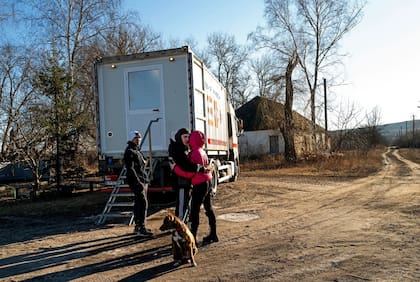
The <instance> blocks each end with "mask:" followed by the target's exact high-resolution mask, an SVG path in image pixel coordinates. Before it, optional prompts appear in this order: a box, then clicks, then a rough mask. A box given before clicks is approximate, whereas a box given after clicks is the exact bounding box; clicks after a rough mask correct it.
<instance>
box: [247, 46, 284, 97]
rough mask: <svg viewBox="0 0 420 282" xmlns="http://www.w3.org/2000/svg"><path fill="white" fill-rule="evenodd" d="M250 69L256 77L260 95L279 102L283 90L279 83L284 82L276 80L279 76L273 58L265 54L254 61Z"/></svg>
mask: <svg viewBox="0 0 420 282" xmlns="http://www.w3.org/2000/svg"><path fill="white" fill-rule="evenodd" d="M250 69H251V71H252V72H253V73H254V74H255V76H256V82H257V92H258V95H259V96H261V97H267V98H270V99H271V100H274V101H277V102H278V101H279V100H280V95H281V89H282V87H281V86H282V85H281V84H280V83H279V82H281V81H282V80H278V79H276V76H277V75H278V74H277V69H276V68H275V66H274V63H273V59H272V57H271V56H268V55H266V54H264V55H262V56H261V57H259V58H255V59H252V60H251V63H250Z"/></svg>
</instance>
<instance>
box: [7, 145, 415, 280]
mask: <svg viewBox="0 0 420 282" xmlns="http://www.w3.org/2000/svg"><path fill="white" fill-rule="evenodd" d="M383 157H384V168H383V170H382V171H381V172H380V173H378V174H377V175H374V176H371V177H367V178H363V179H358V180H356V181H345V180H342V179H341V180H340V179H335V178H331V177H330V178H323V177H307V176H300V177H292V176H275V177H258V178H257V177H244V176H242V177H241V178H240V179H239V181H237V182H235V183H230V184H225V185H223V186H220V189H219V192H218V195H217V197H216V199H215V206H216V213H217V216H218V233H219V237H220V239H221V241H220V242H219V243H216V244H213V245H210V246H207V247H204V248H200V250H199V253H198V255H197V263H198V267H196V268H192V267H189V266H184V267H179V268H173V267H172V259H171V255H170V252H171V249H170V237H169V235H167V234H159V233H158V231H157V228H158V226H159V225H160V223H161V220H162V218H163V215H164V211H161V212H159V213H156V214H154V215H152V216H150V217H149V224H150V227H151V228H152V229H154V231H155V232H156V233H157V234H158V235H157V238H156V239H153V240H149V241H140V240H138V239H137V238H135V237H134V236H132V235H130V232H131V230H132V228H131V227H127V226H124V225H109V226H106V227H104V228H100V229H98V227H96V226H94V225H93V224H92V222H93V220H94V219H92V218H85V219H80V220H77V221H73V222H63V221H60V222H55V223H50V224H49V225H47V226H39V224H38V225H36V224H32V225H29V227H28V228H27V230H26V233H24V234H23V233H22V230H20V232H18V231H16V233H15V234H14V236H15V237H16V236H17V238H18V239H14V241H15V243H6V244H5V243H4V241H8V242H10V241H11V239H10V238H6V239H4V241H2V245H1V253H0V280H2V281H20V280H25V279H33V281H69V280H72V281H121V280H122V281H145V280H149V281H420V166H419V165H418V164H415V163H412V162H409V161H408V160H405V159H403V158H402V157H401V156H400V155H398V152H397V151H389V152H387V153H385V154H384V156H383ZM201 219H202V222H201V225H200V228H199V238H202V236H203V235H205V233H206V229H207V221H206V217H205V215H204V213H203V214H202V215H201ZM69 225H70V227H69ZM45 229H47V230H48V231H47V230H45ZM43 231H44V232H43ZM11 232H13V231H11ZM28 234H31V235H28ZM34 234H35V236H36V238H33V236H34ZM25 236H26V237H25ZM29 236H30V238H31V239H28V237H29Z"/></svg>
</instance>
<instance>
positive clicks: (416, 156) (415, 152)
mask: <svg viewBox="0 0 420 282" xmlns="http://www.w3.org/2000/svg"><path fill="white" fill-rule="evenodd" d="M398 151H399V153H400V155H401V156H403V157H404V158H406V159H408V160H410V161H412V162H415V163H418V164H420V149H419V148H413V149H406V148H404V149H399V150H398Z"/></svg>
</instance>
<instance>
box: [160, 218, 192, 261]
mask: <svg viewBox="0 0 420 282" xmlns="http://www.w3.org/2000/svg"><path fill="white" fill-rule="evenodd" d="M159 229H160V230H161V231H166V230H172V254H173V257H174V260H175V264H174V266H179V265H181V264H183V263H188V262H191V266H197V263H196V262H195V259H194V256H195V255H196V254H197V252H198V249H197V246H196V245H195V238H194V236H193V234H192V233H191V231H190V229H189V228H188V226H187V225H186V224H185V223H183V222H182V221H181V220H180V219H179V218H178V217H177V216H175V215H174V214H172V213H168V214H167V215H166V216H165V218H164V219H163V223H162V226H161V227H160V228H159Z"/></svg>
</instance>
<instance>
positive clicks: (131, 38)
mask: <svg viewBox="0 0 420 282" xmlns="http://www.w3.org/2000/svg"><path fill="white" fill-rule="evenodd" d="M101 37H102V40H100V39H99V42H101V43H100V45H101V48H99V49H100V50H98V51H99V52H98V54H97V55H100V56H110V55H112V56H114V55H127V54H135V53H142V52H145V51H150V50H156V49H158V48H160V47H161V46H162V42H161V36H160V34H158V33H155V32H154V31H152V29H151V28H149V27H147V26H142V25H141V24H136V23H119V24H117V25H116V26H114V27H112V28H110V29H108V30H104V31H103V32H101Z"/></svg>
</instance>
